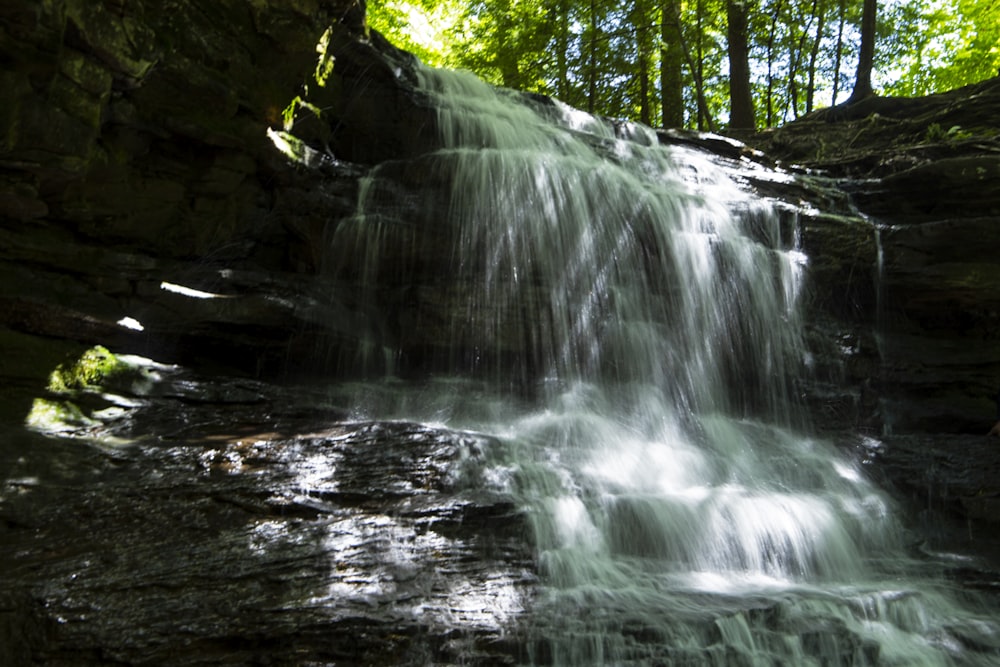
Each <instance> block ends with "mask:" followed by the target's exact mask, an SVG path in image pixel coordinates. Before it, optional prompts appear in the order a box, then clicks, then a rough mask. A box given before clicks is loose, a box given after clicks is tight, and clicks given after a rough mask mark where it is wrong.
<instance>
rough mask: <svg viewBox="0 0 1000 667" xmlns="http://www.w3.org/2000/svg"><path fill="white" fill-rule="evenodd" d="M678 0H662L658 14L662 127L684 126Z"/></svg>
mask: <svg viewBox="0 0 1000 667" xmlns="http://www.w3.org/2000/svg"><path fill="white" fill-rule="evenodd" d="M677 1H678V0H664V2H663V4H662V5H661V14H660V37H661V38H662V41H661V46H660V97H661V99H662V102H661V104H662V106H663V127H665V128H670V127H684V79H683V77H682V76H681V73H682V72H681V70H682V67H683V64H682V63H683V60H684V44H683V41H682V38H681V32H680V23H679V22H678V21H677V20H676V17H677V16H679V14H680V8H679V7H678V6H677Z"/></svg>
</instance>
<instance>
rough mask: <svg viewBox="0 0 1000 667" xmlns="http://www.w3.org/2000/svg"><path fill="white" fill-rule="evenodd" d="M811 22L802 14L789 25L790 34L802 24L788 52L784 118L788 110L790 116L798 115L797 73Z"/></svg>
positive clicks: (793, 33)
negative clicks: (786, 100) (786, 101)
mask: <svg viewBox="0 0 1000 667" xmlns="http://www.w3.org/2000/svg"><path fill="white" fill-rule="evenodd" d="M811 22H812V17H810V18H809V20H806V17H805V16H804V15H800V16H798V18H797V20H795V21H793V25H791V26H789V28H790V32H791V36H794V35H795V31H796V27H797V26H798V25H801V26H802V32H801V33H800V34H799V37H798V39H796V40H793V41H792V44H794V46H793V47H792V48H791V49H789V52H788V104H787V105H786V107H785V114H784V115H785V117H786V118H787V117H788V112H789V111H791V112H792V118H798V117H799V73H800V72H801V71H802V60H803V54H804V52H805V49H806V40H807V39H808V38H809V24H810V23H811Z"/></svg>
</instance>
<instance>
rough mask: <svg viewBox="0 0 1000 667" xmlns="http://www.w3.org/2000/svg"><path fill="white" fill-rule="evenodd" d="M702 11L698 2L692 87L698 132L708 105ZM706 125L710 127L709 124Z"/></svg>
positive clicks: (706, 113)
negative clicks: (696, 94)
mask: <svg viewBox="0 0 1000 667" xmlns="http://www.w3.org/2000/svg"><path fill="white" fill-rule="evenodd" d="M703 9H704V6H703V2H702V0H698V6H697V12H696V18H697V26H698V41H697V42H696V43H695V46H696V47H697V49H698V56H697V58H695V61H694V62H695V72H696V74H695V77H694V86H695V91H697V93H698V130H704V129H705V125H706V121H708V108H707V106H708V105H707V104H706V103H705V53H704V45H703V42H704V35H705V29H704V26H703V25H702V19H703ZM708 124H709V125H711V123H710V122H709V123H708Z"/></svg>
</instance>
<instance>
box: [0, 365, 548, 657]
mask: <svg viewBox="0 0 1000 667" xmlns="http://www.w3.org/2000/svg"><path fill="white" fill-rule="evenodd" d="M155 373H156V374H157V375H158V380H157V382H156V383H155V387H152V386H151V387H150V388H149V389H148V390H147V391H144V392H143V393H142V395H141V396H139V395H135V394H128V393H127V392H126V391H124V387H120V388H119V391H122V393H120V394H117V396H118V398H116V399H112V400H113V401H114V402H117V403H118V404H119V405H118V406H117V408H104V409H103V410H97V411H90V412H89V414H91V415H100V419H91V420H90V422H89V423H88V424H75V425H74V424H66V423H63V424H62V425H61V426H58V427H57V428H55V429H53V427H54V426H55V423H54V422H49V425H48V427H44V426H42V427H41V428H42V430H43V431H44V430H45V429H46V428H48V435H47V436H46V437H43V436H41V435H38V434H37V433H30V432H26V431H22V430H19V429H17V430H14V429H9V430H7V431H6V432H5V433H4V437H3V438H2V443H3V444H2V445H0V464H2V466H3V468H4V469H5V470H6V471H8V474H7V475H6V476H5V481H4V483H3V487H2V488H0V534H2V536H3V539H2V540H0V563H2V567H0V571H2V574H0V660H2V661H3V663H4V664H25V663H26V662H30V661H32V660H34V661H40V662H44V663H46V664H53V665H60V664H62V665H71V664H96V663H103V662H108V661H111V662H121V663H127V664H165V663H170V664H232V663H233V662H234V661H235V662H245V663H255V662H257V661H260V660H265V661H275V662H276V663H279V664H288V663H294V664H305V663H310V664H314V663H315V664H333V663H337V664H339V663H340V662H345V663H349V664H385V665H388V664H401V665H403V664H407V665H423V664H428V663H445V664H473V665H475V664H504V663H507V662H512V661H513V660H514V657H513V656H514V655H515V654H516V648H515V644H513V643H510V642H509V641H508V639H507V636H508V635H510V634H511V633H513V634H516V633H517V628H518V624H519V623H520V619H521V617H522V614H523V612H524V611H525V608H526V606H527V604H528V601H529V600H530V598H531V595H532V590H533V588H534V586H535V576H534V574H533V563H532V559H531V553H530V548H529V547H528V546H527V544H528V540H527V539H526V536H525V533H526V526H525V522H524V520H523V517H522V515H521V514H520V513H519V512H518V511H517V510H516V509H515V508H514V507H513V505H512V503H511V501H510V500H509V499H508V498H505V497H504V496H502V495H500V494H497V493H494V492H491V491H489V490H488V488H487V487H486V485H485V484H484V483H483V480H481V479H478V478H477V474H476V472H475V471H476V470H477V469H478V468H477V466H478V463H481V461H482V458H483V457H484V456H487V455H488V454H489V451H490V449H491V448H492V447H494V446H496V443H495V442H493V441H492V440H491V439H489V438H485V437H482V436H478V435H475V434H471V433H463V432H455V431H448V430H445V429H433V428H428V427H424V426H420V425H415V424H409V423H370V422H345V421H335V419H336V418H337V417H338V416H340V417H342V415H340V414H339V413H338V412H337V411H336V410H332V409H331V408H330V407H329V406H325V405H324V404H323V401H322V400H321V397H320V396H319V395H315V394H310V393H309V392H308V391H298V392H294V391H289V390H285V389H279V388H275V387H270V386H268V385H264V384H262V383H249V382H239V381H230V382H223V383H220V382H218V381H204V380H202V379H200V378H197V377H193V376H191V375H190V374H187V373H185V372H183V371H181V370H179V369H176V368H172V367H166V366H155ZM111 390H112V388H111V387H108V388H107V391H111ZM129 397H130V398H129ZM74 400H77V401H81V400H88V399H87V398H86V396H83V395H77V396H76V397H75V399H74ZM89 400H91V401H107V400H108V399H107V397H104V398H102V397H100V396H96V395H91V396H90V398H89ZM90 407H91V408H94V407H98V406H90ZM102 420H103V421H102ZM324 424H326V426H323V425H324ZM112 443H118V444H117V445H115V444H112Z"/></svg>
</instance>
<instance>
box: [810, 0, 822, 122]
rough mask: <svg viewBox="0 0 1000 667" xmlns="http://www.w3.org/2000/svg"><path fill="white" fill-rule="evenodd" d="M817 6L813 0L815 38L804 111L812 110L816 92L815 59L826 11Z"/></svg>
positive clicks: (816, 2) (817, 53) (816, 1)
mask: <svg viewBox="0 0 1000 667" xmlns="http://www.w3.org/2000/svg"><path fill="white" fill-rule="evenodd" d="M823 9H824V8H822V7H820V6H819V0H813V16H815V17H816V39H815V41H813V47H812V53H810V54H809V83H808V86H809V87H808V89H807V90H806V113H811V112H812V110H813V101H814V99H813V98H814V96H815V94H816V61H817V60H819V47H820V44H821V43H822V41H823V28H824V27H825V21H824V19H825V18H826V12H825V11H823Z"/></svg>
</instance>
